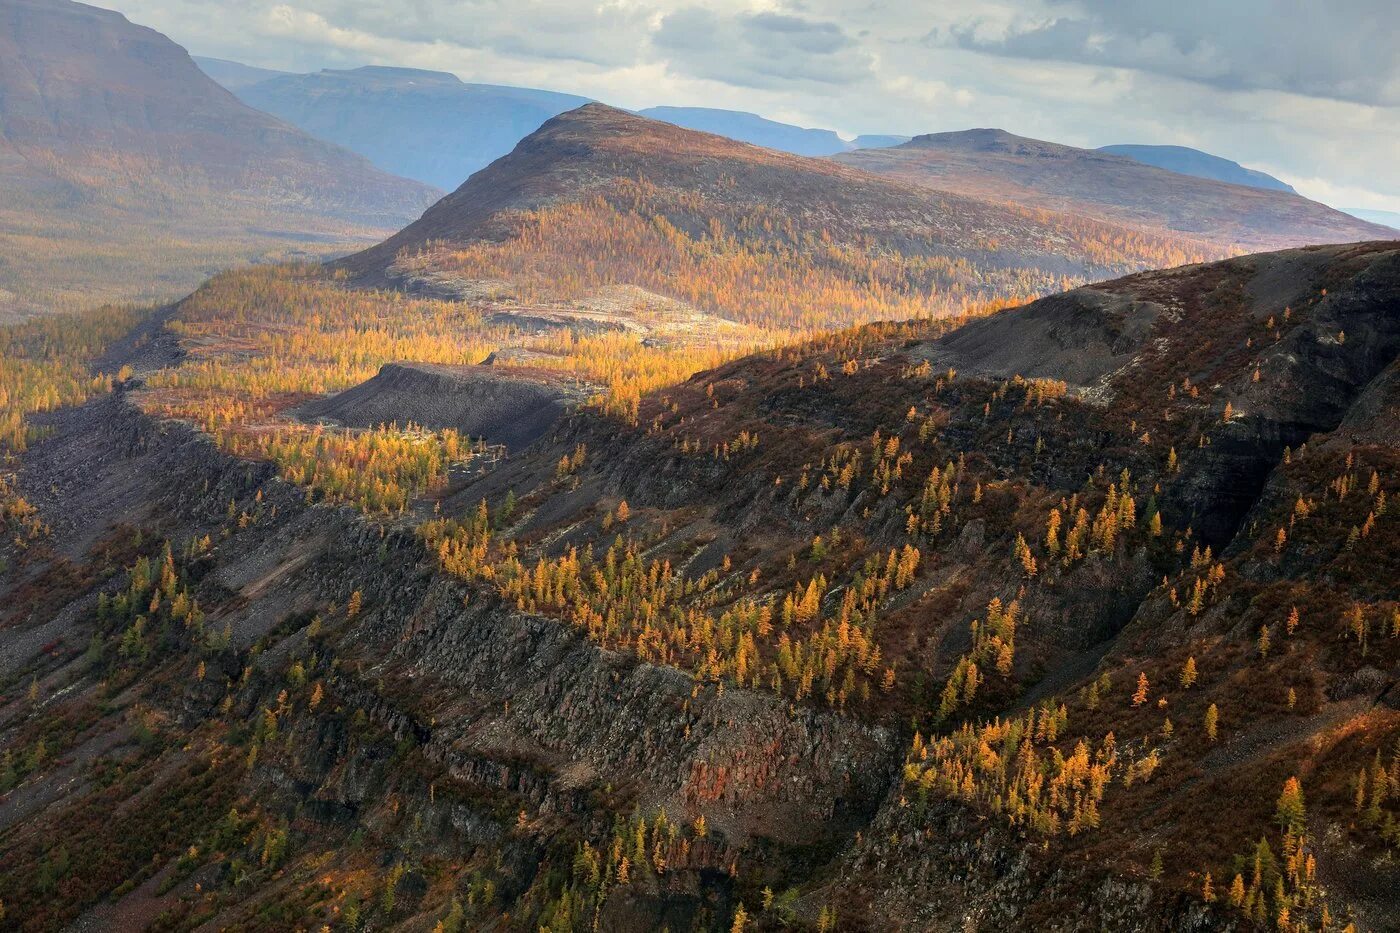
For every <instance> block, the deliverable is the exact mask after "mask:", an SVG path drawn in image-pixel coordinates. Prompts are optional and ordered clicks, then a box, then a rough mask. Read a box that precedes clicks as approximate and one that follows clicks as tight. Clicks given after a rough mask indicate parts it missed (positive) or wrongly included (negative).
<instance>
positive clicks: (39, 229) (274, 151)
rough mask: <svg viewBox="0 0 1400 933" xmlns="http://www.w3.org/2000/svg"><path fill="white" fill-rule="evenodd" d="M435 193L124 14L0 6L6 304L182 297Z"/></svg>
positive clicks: (365, 229) (359, 229)
mask: <svg viewBox="0 0 1400 933" xmlns="http://www.w3.org/2000/svg"><path fill="white" fill-rule="evenodd" d="M432 197H433V191H432V190H431V189H429V188H428V187H426V186H424V185H422V184H420V183H418V182H414V181H409V180H407V179H403V178H398V177H395V176H391V175H388V174H386V173H384V172H381V171H379V170H378V169H376V168H374V167H373V166H372V165H370V164H369V162H367V161H366V160H365V159H363V158H361V157H360V156H357V155H355V154H354V153H351V152H349V151H347V150H345V149H341V148H339V147H337V146H335V145H333V144H330V143H327V142H324V141H322V140H320V139H316V138H314V137H311V136H308V135H306V134H305V133H303V132H302V131H300V130H298V129H296V128H295V127H293V126H290V125H288V124H286V123H283V122H281V121H279V120H277V119H275V118H273V117H270V116H268V115H267V114H265V113H261V112H259V111H256V110H253V109H251V108H249V107H247V106H246V105H244V104H242V103H241V102H239V101H238V100H237V99H235V98H234V97H233V96H232V95H231V94H230V93H228V92H227V91H226V90H224V89H223V88H221V87H220V86H218V85H217V84H215V83H214V82H213V81H211V80H210V79H209V78H207V77H206V76H205V75H204V74H203V73H202V72H201V71H200V70H199V69H198V68H197V67H195V65H194V63H193V62H192V61H191V60H190V57H189V56H188V55H187V54H186V53H185V51H184V50H183V49H181V48H180V47H179V46H177V45H175V44H174V43H173V42H171V41H170V40H168V39H166V38H165V37H164V36H162V35H160V34H158V33H156V32H153V31H152V30H149V29H146V28H144V27H141V26H136V25H133V24H132V23H130V22H128V21H127V20H126V19H125V17H123V16H121V15H120V14H118V13H113V12H109V11H107V10H99V9H97V8H95V7H90V6H85V5H83V4H79V3H71V2H67V0H0V238H2V239H3V243H4V251H5V253H6V255H5V258H4V260H3V261H2V262H0V290H3V291H2V292H0V309H11V310H13V309H25V308H29V309H33V308H38V307H43V306H45V305H46V304H49V303H50V302H51V301H62V300H63V296H65V295H71V296H74V297H76V296H83V297H85V298H91V297H93V296H102V297H106V298H138V297H146V298H155V297H158V296H164V297H169V296H170V295H171V294H172V290H175V289H182V288H185V289H187V288H189V287H191V286H192V285H194V284H195V283H197V282H198V281H199V280H200V279H201V278H203V277H204V276H206V275H208V274H210V273H212V272H213V271H215V270H216V269H218V268H220V267H222V266H225V265H228V264H230V263H233V262H236V261H238V260H239V259H247V258H251V257H254V256H260V255H266V254H267V253H268V252H269V251H271V250H274V249H280V250H284V251H285V250H286V249H287V248H288V247H296V248H304V249H311V250H314V251H318V252H321V253H322V254H324V252H325V251H326V249H327V247H329V246H331V245H332V244H344V243H346V242H353V241H354V240H355V239H356V238H362V237H365V236H367V235H373V233H372V232H373V231H376V230H379V231H382V230H385V229H386V228H393V227H396V226H399V225H401V224H402V223H403V222H404V221H406V220H408V219H411V218H413V217H415V216H416V215H417V214H418V212H419V211H421V210H422V208H423V207H424V206H426V205H427V204H428V203H429V202H430V201H431V200H432ZM298 244H300V245H298ZM55 263H61V265H55Z"/></svg>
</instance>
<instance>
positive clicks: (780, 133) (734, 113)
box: [637, 107, 851, 156]
mask: <svg viewBox="0 0 1400 933" xmlns="http://www.w3.org/2000/svg"><path fill="white" fill-rule="evenodd" d="M637 112H638V113H640V114H641V115H642V116H644V117H650V118H651V119H653V120H664V121H665V122H667V123H673V124H675V125H676V126H680V127H684V128H685V129H688V130H699V131H701V132H702V133H714V134H715V135H716V136H727V137H729V138H730V139H737V140H739V142H744V143H753V144H754V145H755V146H763V147H765V148H767V149H777V150H778V151H779V152H791V153H793V154H794V155H804V156H829V155H835V154H836V153H838V152H846V151H847V150H849V149H850V148H851V146H850V145H849V144H848V143H847V142H846V141H845V140H844V139H842V138H841V137H840V136H838V135H836V133H835V132H834V131H832V130H815V129H804V128H803V127H800V126H793V125H791V124H789V123H779V122H777V121H776V120H769V119H767V118H765V117H760V116H759V115H758V114H756V113H744V112H742V111H739V110H715V109H713V108H710V107H648V108H647V109H646V110H639V111H637Z"/></svg>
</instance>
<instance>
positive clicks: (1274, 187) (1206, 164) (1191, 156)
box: [1098, 145, 1298, 194]
mask: <svg viewBox="0 0 1400 933" xmlns="http://www.w3.org/2000/svg"><path fill="white" fill-rule="evenodd" d="M1098 151H1099V152H1107V153H1109V154H1110V155H1120V156H1126V157H1127V158H1129V159H1135V160H1137V161H1138V162H1142V163H1144V164H1146V165H1155V166H1157V167H1158V168H1164V169H1167V170H1168V171H1172V172H1180V173H1181V174H1182V175H1195V176H1196V177H1197V178H1213V179H1215V180H1216V181H1224V182H1229V183H1230V184H1232V185H1245V186H1247V187H1250V188H1265V189H1268V190H1270V191H1287V192H1288V193H1289V194H1297V193H1298V192H1297V191H1294V190H1293V186H1292V185H1288V184H1285V183H1284V182H1281V181H1279V180H1278V179H1277V178H1275V177H1274V176H1272V175H1268V174H1265V173H1264V172H1260V171H1257V170H1255V169H1252V168H1245V167H1244V166H1243V165H1240V164H1239V163H1238V162H1231V161H1230V160H1229V159H1223V158H1221V157H1220V156H1216V155H1211V154H1210V153H1209V152H1201V151H1200V150H1199V149H1188V148H1186V147H1185V146H1134V145H1120V146H1101V147H1100V148H1099V150H1098Z"/></svg>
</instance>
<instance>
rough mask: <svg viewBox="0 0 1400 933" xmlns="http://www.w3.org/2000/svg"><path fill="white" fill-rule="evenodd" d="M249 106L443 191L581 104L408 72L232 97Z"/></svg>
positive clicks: (257, 88) (268, 85)
mask: <svg viewBox="0 0 1400 933" xmlns="http://www.w3.org/2000/svg"><path fill="white" fill-rule="evenodd" d="M234 90H235V92H236V93H237V94H238V95H239V97H240V98H241V99H242V100H243V101H245V102H246V103H247V104H248V105H249V106H252V107H256V108H257V109H259V110H264V111H266V112H268V113H271V114H273V115H275V116H277V117H280V118H281V119H283V120H286V121H287V122H288V123H291V124H293V125H294V126H298V127H300V128H301V129H303V130H305V131H306V132H308V133H310V134H312V135H313V136H317V137H319V138H321V139H327V140H330V141H331V142H333V143H336V144H337V145H341V146H344V147H345V148H347V149H350V150H351V151H353V152H358V153H359V154H360V155H362V156H364V157H365V158H367V159H369V160H370V161H371V162H373V163H374V164H375V165H378V166H379V167H380V168H382V169H384V170H385V171H389V172H393V173H395V174H397V175H402V176H404V177H406V178H415V179H417V180H419V181H421V182H424V183H426V184H430V185H434V186H436V187H438V188H441V189H443V190H446V191H451V190H453V189H455V188H456V187H457V186H459V185H460V184H462V182H464V181H466V180H467V178H468V177H470V176H471V175H473V174H474V173H476V172H477V171H479V170H481V169H482V168H484V167H485V166H486V165H488V164H490V163H491V162H493V161H494V160H495V159H497V158H499V157H500V156H503V155H505V154H506V153H507V152H509V151H510V150H511V149H512V148H513V147H514V146H515V144H516V143H517V142H519V141H520V139H521V138H522V137H524V136H525V135H527V134H529V133H530V132H532V131H534V130H535V129H537V128H538V127H539V125H540V124H541V123H543V122H544V121H545V120H547V119H549V118H550V117H552V116H554V115H556V114H559V113H562V112H564V111H565V110H571V109H573V108H575V107H578V106H581V105H583V104H585V103H587V99H586V98H583V97H576V96H574V95H571V94H558V93H555V92H553V91H537V90H532V89H530V88H516V87H500V86H495V85H490V84H464V83H462V82H461V81H460V80H458V79H457V78H456V77H455V76H453V75H450V74H447V73H445V72H438V71H420V70H416V69H412V68H387V67H377V66H367V67H363V68H355V69H351V70H348V71H335V70H326V71H320V72H316V73H315V74H306V75H284V76H282V77H278V78H274V79H272V80H270V81H263V82H259V83H256V84H253V85H249V86H243V87H239V88H235V89H234Z"/></svg>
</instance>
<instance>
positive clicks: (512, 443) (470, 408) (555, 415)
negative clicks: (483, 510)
mask: <svg viewBox="0 0 1400 933" xmlns="http://www.w3.org/2000/svg"><path fill="white" fill-rule="evenodd" d="M585 397H586V389H585V388H584V387H581V386H579V385H577V384H571V383H570V382H568V381H566V380H565V379H563V378H562V377H559V376H555V375H552V374H532V373H530V372H528V371H516V372H512V371H511V370H510V369H509V368H506V367H491V366H428V365H423V364H416V365H415V364H404V363H390V364H389V365H387V366H384V367H383V368H382V369H381V370H380V372H379V373H378V374H377V375H376V376H375V377H374V378H373V379H370V380H369V381H368V382H365V383H363V384H361V385H358V386H355V387H354V388H353V389H348V390H346V391H344V392H341V393H339V394H337V395H334V396H332V397H330V398H327V399H324V400H319V401H316V402H313V403H311V404H309V405H305V406H303V407H302V409H301V411H300V415H301V417H302V418H303V419H312V420H316V419H329V420H331V421H334V422H337V423H339V424H343V425H346V426H349V427H355V428H372V427H376V426H378V425H381V424H392V423H398V424H400V425H406V424H408V423H410V422H412V423H413V424H417V425H421V426H423V427H429V428H453V429H455V430H457V431H459V432H461V434H462V435H463V436H464V437H472V438H481V439H482V440H484V441H485V442H486V443H488V444H501V445H504V446H505V447H506V448H507V449H509V450H518V449H520V448H522V447H527V446H529V445H530V444H531V443H533V442H534V441H536V440H538V439H539V438H540V437H542V436H543V435H544V434H545V433H546V432H548V431H549V430H550V428H551V427H553V426H554V424H555V423H556V422H557V421H558V420H559V419H560V418H561V417H563V415H564V413H565V411H566V409H567V407H568V406H569V405H570V404H571V403H578V402H581V401H583V400H584V398H585Z"/></svg>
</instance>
